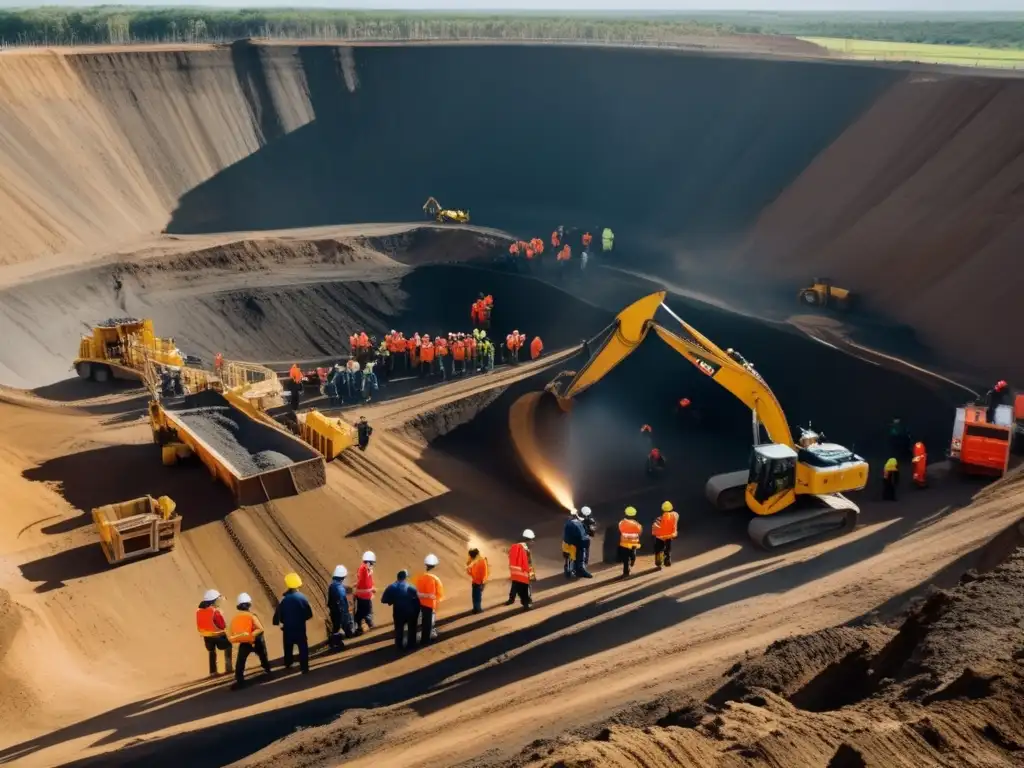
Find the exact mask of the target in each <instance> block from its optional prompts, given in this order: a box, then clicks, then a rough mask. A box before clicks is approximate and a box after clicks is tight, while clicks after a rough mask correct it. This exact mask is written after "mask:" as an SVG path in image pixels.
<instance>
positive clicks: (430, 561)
mask: <svg viewBox="0 0 1024 768" xmlns="http://www.w3.org/2000/svg"><path fill="white" fill-rule="evenodd" d="M438 563H440V560H438V559H437V555H434V554H430V555H427V556H426V557H425V558H423V565H424V566H426V569H427V570H426V571H425V572H424V573H421V574H420V575H419V576H418V577H416V592H417V593H418V594H419V597H420V617H421V618H422V620H423V623H422V624H421V625H420V645H429V644H430V643H431V642H433V641H434V640H436V639H437V627H436V626H434V624H435V622H436V620H437V608H438V606H439V605H440V603H441V601H442V600H444V585H443V584H441V579H440V577H439V576H438V575H437V574H436V573H433V572H432V571H433V570H434V569H435V568H436V567H437V566H438Z"/></svg>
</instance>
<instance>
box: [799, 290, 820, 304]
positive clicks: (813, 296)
mask: <svg viewBox="0 0 1024 768" xmlns="http://www.w3.org/2000/svg"><path fill="white" fill-rule="evenodd" d="M800 301H801V302H803V303H804V304H806V305H807V306H809V307H816V306H818V304H819V302H818V294H817V293H815V292H814V291H812V290H811V289H810V288H808V289H807V290H806V291H802V292H801V293H800Z"/></svg>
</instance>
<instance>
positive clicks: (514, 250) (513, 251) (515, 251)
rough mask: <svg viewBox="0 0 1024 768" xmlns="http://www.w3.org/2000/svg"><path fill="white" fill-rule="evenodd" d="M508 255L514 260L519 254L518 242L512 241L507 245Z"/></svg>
mask: <svg viewBox="0 0 1024 768" xmlns="http://www.w3.org/2000/svg"><path fill="white" fill-rule="evenodd" d="M508 255H509V256H511V257H512V259H513V260H515V258H516V257H517V256H518V255H519V243H512V245H510V246H509V247H508Z"/></svg>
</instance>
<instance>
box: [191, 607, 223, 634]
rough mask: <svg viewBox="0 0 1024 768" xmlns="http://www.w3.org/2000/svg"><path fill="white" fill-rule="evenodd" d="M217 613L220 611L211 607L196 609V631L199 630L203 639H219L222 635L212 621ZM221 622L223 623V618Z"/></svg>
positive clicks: (221, 630)
mask: <svg viewBox="0 0 1024 768" xmlns="http://www.w3.org/2000/svg"><path fill="white" fill-rule="evenodd" d="M219 613H220V611H218V610H217V608H216V607H214V606H212V605H210V606H207V607H206V608H196V629H198V630H199V634H200V635H202V636H203V637H220V636H221V635H223V634H224V630H223V629H221V628H220V627H218V626H217V625H216V624H215V623H214V621H213V617H214V616H216V615H218V614H219ZM221 620H222V621H223V617H222V618H221Z"/></svg>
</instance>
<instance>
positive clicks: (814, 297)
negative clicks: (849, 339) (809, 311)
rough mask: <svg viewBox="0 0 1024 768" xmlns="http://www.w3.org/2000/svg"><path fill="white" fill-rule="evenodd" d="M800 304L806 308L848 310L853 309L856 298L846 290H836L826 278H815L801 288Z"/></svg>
mask: <svg viewBox="0 0 1024 768" xmlns="http://www.w3.org/2000/svg"><path fill="white" fill-rule="evenodd" d="M799 298H800V303H801V304H803V305H805V306H808V307H831V308H833V309H841V310H844V311H845V310H848V309H852V308H853V304H854V301H855V300H856V296H855V294H854V293H853V292H852V291H849V290H847V289H846V288H837V287H836V286H834V285H832V281H831V280H829V279H828V278H827V277H816V278H814V282H813V283H812V284H811V285H809V286H808V287H806V288H802V289H801V290H800V294H799Z"/></svg>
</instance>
